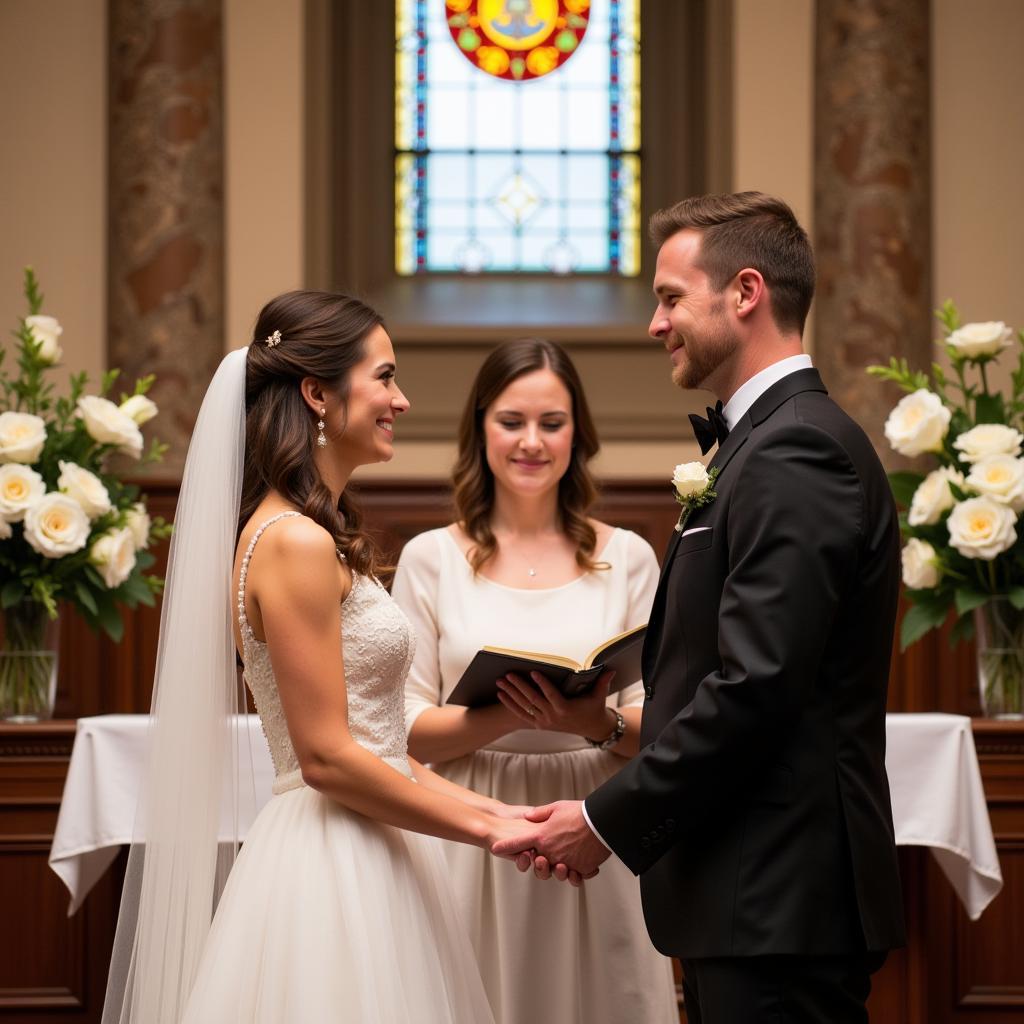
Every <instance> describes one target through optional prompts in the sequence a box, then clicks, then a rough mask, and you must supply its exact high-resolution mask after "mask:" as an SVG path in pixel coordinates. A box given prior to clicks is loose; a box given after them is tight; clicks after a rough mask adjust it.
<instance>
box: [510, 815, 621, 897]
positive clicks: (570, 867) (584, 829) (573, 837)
mask: <svg viewBox="0 0 1024 1024" xmlns="http://www.w3.org/2000/svg"><path fill="white" fill-rule="evenodd" d="M582 808H583V805H582V803H581V801H579V800H559V801H557V802H556V803H553V804H546V805H545V806H544V807H537V808H535V809H534V810H533V811H531V812H530V813H529V814H527V815H526V820H527V821H532V822H536V823H537V828H536V829H534V830H532V831H527V832H523V833H520V834H519V835H517V836H514V837H512V838H509V839H502V840H499V841H498V842H496V843H495V844H494V845H493V846H492V847H491V852H492V853H493V854H495V855H496V856H499V857H511V858H514V859H515V860H516V865H517V866H518V867H519V870H520V871H524V870H526V869H527V867H528V866H529V865H528V864H526V862H525V860H524V858H523V857H517V856H516V855H517V854H521V853H523V852H524V851H526V850H530V849H533V850H535V851H536V852H537V856H536V857H535V858H534V860H533V867H534V871H535V873H536V874H537V875H538V877H540V878H547V877H550V873H554V875H555V877H556V878H559V879H564V878H568V879H570V880H572V875H573V874H577V875H579V876H580V878H581V879H584V878H589V877H592V876H593V875H595V874H596V873H597V869H598V867H599V866H600V865H601V864H602V863H603V862H604V861H605V860H607V859H608V857H609V852H608V850H607V849H606V848H605V846H604V844H603V843H602V842H601V841H600V840H599V839H598V838H597V836H595V835H594V833H593V832H592V831H591V830H590V826H589V825H587V822H586V819H585V818H584V817H583V809H582ZM524 864H526V866H524ZM552 866H553V867H552Z"/></svg>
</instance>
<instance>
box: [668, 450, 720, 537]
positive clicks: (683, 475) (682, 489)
mask: <svg viewBox="0 0 1024 1024" xmlns="http://www.w3.org/2000/svg"><path fill="white" fill-rule="evenodd" d="M718 472H719V471H718V468H717V467H716V468H715V469H712V470H710V471H708V469H707V468H706V467H705V466H704V463H703V462H683V463H680V464H679V465H678V466H676V468H675V472H674V473H673V474H672V494H673V496H674V497H675V499H676V501H678V502H679V504H680V505H682V506H683V507H682V509H681V510H680V512H679V521H678V522H677V523H676V526H675V530H676V533H682V532H683V527H685V526H686V520H687V519H689V518H690V513H691V512H693V511H694V510H695V509H698V508H703V507H704V506H705V505H710V504H711V502H713V501H714V500H715V498H717V497H718V495H717V494H716V493H715V480H717V479H718Z"/></svg>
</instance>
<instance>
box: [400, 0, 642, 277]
mask: <svg viewBox="0 0 1024 1024" xmlns="http://www.w3.org/2000/svg"><path fill="white" fill-rule="evenodd" d="M639 4H640V0H448V2H447V3H446V2H445V0H396V12H397V16H396V83H395V84H396V89H395V115H396V116H395V132H396V139H395V149H396V156H395V181H396V184H395V214H396V216H395V227H396V231H395V263H396V268H397V270H398V272H399V273H400V274H417V273H427V272H442V273H443V272H460V271H461V272H465V273H509V272H540V273H544V272H548V273H556V274H570V273H581V274H585V273H611V274H619V275H627V276H632V275H635V274H637V273H638V272H639V269H640V60H639V43H640V39H639V28H640V26H639V21H640V16H639Z"/></svg>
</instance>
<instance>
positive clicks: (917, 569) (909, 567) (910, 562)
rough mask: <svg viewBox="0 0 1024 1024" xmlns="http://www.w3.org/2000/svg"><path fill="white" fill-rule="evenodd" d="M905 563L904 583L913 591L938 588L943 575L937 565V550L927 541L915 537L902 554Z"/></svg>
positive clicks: (901, 559)
mask: <svg viewBox="0 0 1024 1024" xmlns="http://www.w3.org/2000/svg"><path fill="white" fill-rule="evenodd" d="M900 561H901V562H902V563H903V582H904V584H906V586H908V587H910V589H911V590H921V589H923V588H926V587H935V586H938V583H939V580H940V579H941V577H942V573H940V572H939V567H938V566H937V565H936V564H935V548H933V547H932V546H931V544H929V543H928V541H926V540H918V539H917V537H913V538H911V539H910V540H908V541H907V544H906V547H905V548H904V549H903V551H902V552H901V553H900Z"/></svg>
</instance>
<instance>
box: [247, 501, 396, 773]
mask: <svg viewBox="0 0 1024 1024" xmlns="http://www.w3.org/2000/svg"><path fill="white" fill-rule="evenodd" d="M297 515H300V513H298V512H292V511H289V512H281V513H279V514H278V515H276V516H273V517H272V518H271V519H268V520H267V521H266V522H265V523H263V524H262V525H261V526H260V528H259V529H258V530H257V531H256V532H255V533H254V534H253V536H252V540H250V541H249V546H248V548H246V551H245V557H244V558H243V559H242V566H241V570H240V572H239V576H238V625H239V629H240V631H241V634H242V660H243V661H244V663H245V681H246V684H247V685H248V687H249V690H250V692H251V693H252V696H253V701H254V702H255V704H256V711H257V713H258V714H259V716H260V723H261V725H262V727H263V735H264V736H266V738H267V746H268V747H269V748H270V756H271V758H272V760H273V762H274V774H275V776H276V781H275V784H274V792H275V793H277V792H283V791H284V790H286V789H292V788H294V787H295V786H297V785H299V784H300V780H301V773H300V769H299V760H298V758H297V757H296V755H295V750H294V748H293V747H292V742H291V738H290V737H289V735H288V723H287V722H286V721H285V717H284V709H283V708H282V707H281V697H280V694H279V693H278V688H277V680H276V679H275V678H274V670H273V667H272V665H271V663H270V652H269V650H268V649H267V645H266V644H265V643H263V642H262V641H260V640H258V639H257V638H256V636H255V635H254V633H253V631H252V627H251V626H250V625H249V620H248V618H247V617H246V614H245V581H246V578H247V576H248V573H249V562H250V560H251V559H252V553H253V549H254V548H255V547H256V542H257V541H258V540H259V539H260V537H261V536H262V535H263V531H264V530H266V529H267V527H268V526H271V525H273V524H274V523H276V522H277V521H278V520H279V519H284V518H286V517H289V516H297ZM338 557H339V558H342V560H344V556H342V554H341V552H338ZM415 640H416V637H415V634H414V632H413V629H412V626H411V625H410V624H409V620H408V619H407V618H406V617H405V615H404V614H403V613H402V611H401V610H400V609H399V607H398V606H397V605H396V604H395V603H394V601H392V600H391V596H390V595H389V594H388V592H387V591H386V590H385V589H384V588H383V587H382V586H381V584H380V583H379V582H378V581H377V580H376V579H371V578H369V577H367V576H361V575H359V574H357V573H353V574H352V589H351V590H350V591H349V593H348V595H347V596H346V598H345V600H344V601H343V602H342V603H341V643H342V655H343V657H344V661H345V683H346V687H347V691H348V727H349V731H350V732H351V733H352V738H353V739H354V740H356V742H357V743H359V744H361V745H362V746H364V747H366V749H367V750H369V751H370V752H371V753H373V754H376V755H377V756H378V757H379V758H381V759H382V760H384V761H387V763H388V764H390V765H391V766H392V767H393V768H396V769H398V771H400V772H402V774H403V775H407V776H410V777H411V775H412V772H411V770H410V768H409V759H408V753H407V748H406V737H405V717H404V713H405V691H404V685H405V677H406V675H407V674H408V672H409V667H410V665H411V664H412V659H413V654H414V653H415Z"/></svg>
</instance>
